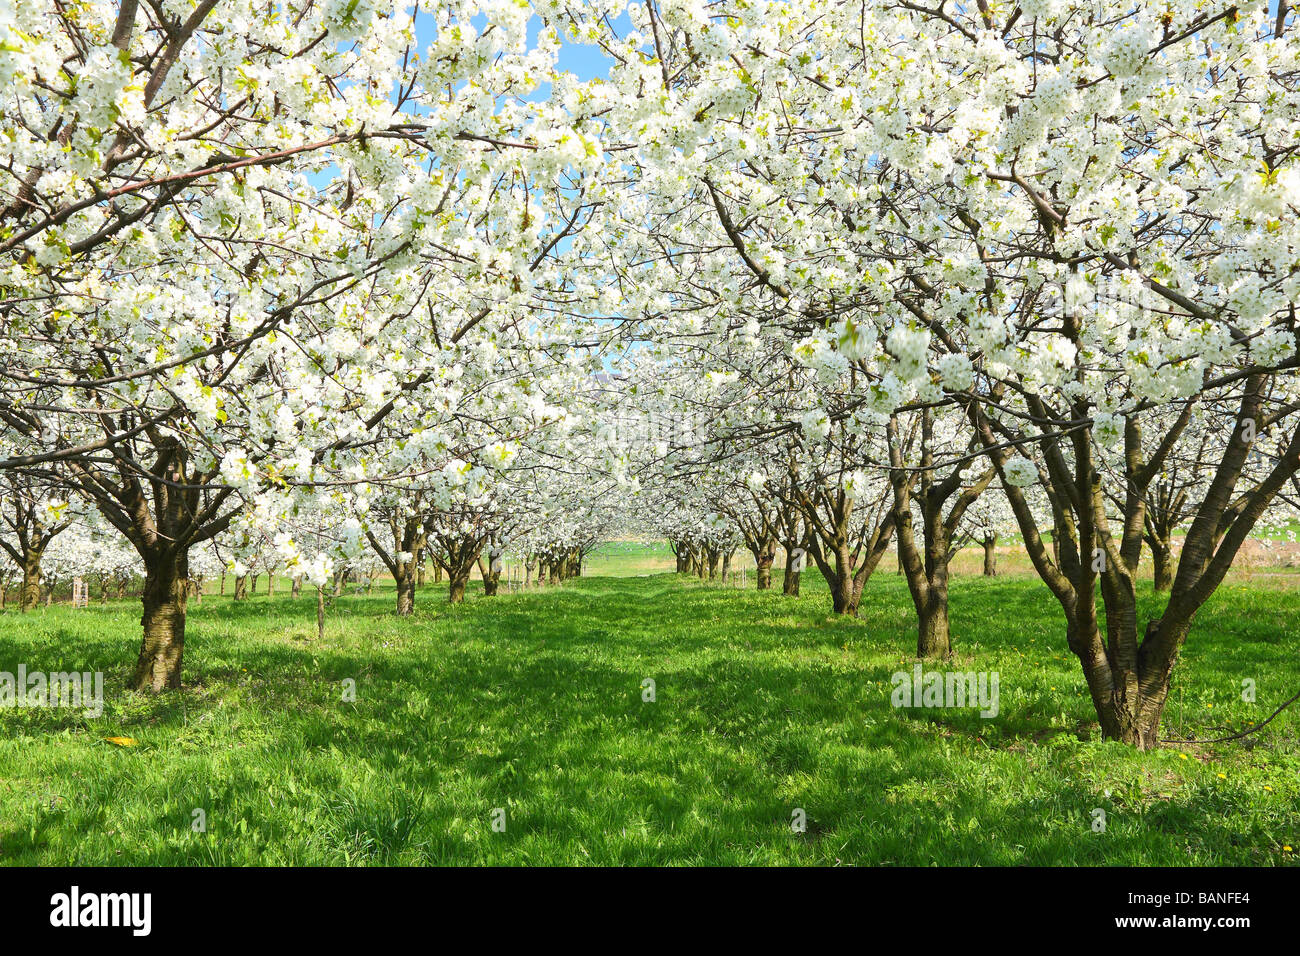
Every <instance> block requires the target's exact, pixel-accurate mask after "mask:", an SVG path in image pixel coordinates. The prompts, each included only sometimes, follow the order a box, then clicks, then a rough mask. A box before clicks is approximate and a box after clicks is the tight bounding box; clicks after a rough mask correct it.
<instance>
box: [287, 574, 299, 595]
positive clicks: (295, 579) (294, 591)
mask: <svg viewBox="0 0 1300 956" xmlns="http://www.w3.org/2000/svg"><path fill="white" fill-rule="evenodd" d="M301 594H302V575H301V574H295V575H294V576H293V584H292V585H291V586H290V588H289V596H290V597H291V598H293V599H294V600H295V601H296V600H297V599H298V597H299V596H300V595H301Z"/></svg>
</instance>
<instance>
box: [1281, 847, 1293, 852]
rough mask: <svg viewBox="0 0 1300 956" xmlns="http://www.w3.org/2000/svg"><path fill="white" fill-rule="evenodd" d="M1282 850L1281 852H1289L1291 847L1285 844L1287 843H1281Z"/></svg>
mask: <svg viewBox="0 0 1300 956" xmlns="http://www.w3.org/2000/svg"><path fill="white" fill-rule="evenodd" d="M1282 852H1283V853H1290V852H1291V847H1290V846H1287V845H1283V847H1282Z"/></svg>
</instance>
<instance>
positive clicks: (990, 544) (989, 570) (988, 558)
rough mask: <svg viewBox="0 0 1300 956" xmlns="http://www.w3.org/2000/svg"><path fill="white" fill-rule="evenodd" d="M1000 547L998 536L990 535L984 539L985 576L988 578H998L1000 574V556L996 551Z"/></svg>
mask: <svg viewBox="0 0 1300 956" xmlns="http://www.w3.org/2000/svg"><path fill="white" fill-rule="evenodd" d="M997 546H998V536H997V535H995V534H993V535H988V536H987V537H985V538H984V576H985V577H986V578H993V577H997V573H998V555H997V552H996V551H995V550H994V548H996V547H997Z"/></svg>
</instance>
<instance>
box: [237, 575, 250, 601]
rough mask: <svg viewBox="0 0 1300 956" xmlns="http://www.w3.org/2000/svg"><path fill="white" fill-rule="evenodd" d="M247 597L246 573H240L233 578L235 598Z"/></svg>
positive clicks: (242, 599) (243, 599)
mask: <svg viewBox="0 0 1300 956" xmlns="http://www.w3.org/2000/svg"><path fill="white" fill-rule="evenodd" d="M247 599H248V575H246V574H241V575H239V576H238V577H236V578H235V600H236V601H245V600H247Z"/></svg>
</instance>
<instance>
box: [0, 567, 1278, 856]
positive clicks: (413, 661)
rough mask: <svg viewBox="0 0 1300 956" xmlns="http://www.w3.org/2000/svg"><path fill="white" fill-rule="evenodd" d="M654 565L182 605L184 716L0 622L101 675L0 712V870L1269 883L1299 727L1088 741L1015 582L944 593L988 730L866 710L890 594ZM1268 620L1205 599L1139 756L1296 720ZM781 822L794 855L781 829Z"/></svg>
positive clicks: (1239, 603) (960, 663) (886, 636)
mask: <svg viewBox="0 0 1300 956" xmlns="http://www.w3.org/2000/svg"><path fill="white" fill-rule="evenodd" d="M661 552H662V553H661ZM665 554H666V556H667V557H666V559H667V560H668V561H669V562H671V554H667V553H666V551H663V549H659V551H653V550H646V551H641V552H638V551H637V550H636V549H628V550H627V552H626V553H624V552H621V551H611V552H609V553H608V554H607V556H605V557H603V558H601V559H598V560H604V561H605V562H606V565H607V570H608V571H609V573H611V574H615V573H621V574H625V575H629V576H624V577H614V576H602V577H588V578H585V579H581V580H577V581H573V582H570V583H568V584H566V585H564V586H562V587H560V588H552V589H546V590H542V591H533V592H523V593H507V594H502V595H501V596H499V597H496V598H492V599H487V598H484V597H483V596H482V595H481V592H477V593H475V592H472V593H471V595H470V600H469V601H468V603H467V604H466V605H464V606H461V607H449V606H447V605H446V604H445V603H444V593H443V591H441V590H440V589H439V588H438V587H436V586H430V587H428V588H426V589H425V590H424V591H423V592H422V593H421V594H420V597H419V601H418V603H417V609H416V614H415V615H414V617H412V618H410V619H406V620H401V619H398V618H396V617H395V616H393V614H392V613H391V612H392V604H393V600H392V597H393V596H392V593H391V589H390V588H389V587H388V586H387V585H386V583H385V582H380V583H378V584H377V585H376V587H375V589H374V591H373V593H372V594H371V595H370V596H369V597H366V596H364V595H348V596H345V597H343V598H341V599H340V600H339V602H338V604H337V606H336V607H335V608H333V609H332V610H331V611H330V614H329V619H328V622H327V633H326V637H325V639H324V640H323V641H321V642H317V641H316V640H315V636H314V635H315V618H314V614H315V605H314V601H312V600H310V599H309V597H308V596H307V595H306V594H305V593H304V596H303V597H302V598H301V599H299V600H298V601H293V600H291V599H290V597H289V593H288V588H287V586H284V587H278V589H277V594H276V596H275V598H274V599H273V600H269V599H268V598H267V597H266V596H265V593H264V592H263V594H261V595H259V596H257V597H255V598H253V599H252V600H250V601H247V602H242V603H239V604H236V603H234V602H232V601H231V600H230V599H229V597H226V598H217V597H212V596H209V597H208V598H206V599H205V600H204V602H203V604H202V605H201V606H195V605H193V604H192V605H191V616H190V625H189V640H188V647H187V650H186V689H185V690H184V692H182V693H179V694H172V695H167V696H164V697H161V698H157V699H151V698H145V697H141V696H138V695H134V694H127V693H124V692H123V687H124V682H125V680H126V677H127V676H128V673H129V670H130V667H131V665H132V663H133V659H134V652H135V650H136V645H137V643H138V635H137V629H138V621H139V609H138V606H137V605H135V604H133V603H131V602H122V603H120V604H110V605H109V606H108V607H104V608H100V607H97V606H92V607H91V608H89V609H83V610H72V609H70V608H67V607H55V608H51V609H49V610H46V611H41V612H36V613H32V614H27V615H20V614H17V613H15V612H13V611H12V610H11V611H10V612H7V613H5V614H4V615H2V616H0V670H7V671H14V670H16V668H17V665H18V664H19V663H24V664H25V665H26V666H27V667H28V669H29V670H37V669H40V670H46V671H57V670H72V669H76V670H88V669H89V670H94V669H101V670H103V671H105V672H106V678H105V683H106V694H107V698H108V701H107V707H106V710H105V713H104V715H103V716H102V717H100V718H98V719H92V720H87V719H85V718H84V717H83V716H81V715H80V714H79V713H74V712H70V711H30V710H0V731H2V732H3V739H0V862H4V863H11V864H12V863H26V864H54V863H83V864H91V863H94V864H100V863H106V864H128V863H129V864H183V863H214V864H284V863H288V864H383V863H397V864H400V863H412V864H423V863H494V864H495V863H501V864H523V863H553V864H584V863H603V864H610V863H641V864H658V863H714V864H780V863H792V864H834V863H837V862H842V863H846V864H918V865H925V864H930V863H939V864H957V863H983V864H1019V863H1031V864H1045V863H1080V864H1096V863H1114V864H1173V865H1178V864H1193V863H1195V864H1229V863H1232V864H1264V865H1269V864H1279V863H1286V862H1290V861H1291V860H1292V859H1293V854H1292V853H1288V852H1286V851H1285V850H1284V849H1283V847H1284V846H1291V847H1294V846H1296V845H1297V844H1298V842H1300V745H1298V744H1300V742H1298V741H1297V730H1298V729H1300V720H1298V719H1297V718H1296V717H1295V716H1293V715H1291V714H1289V713H1288V714H1284V715H1283V716H1282V717H1280V718H1279V719H1278V720H1277V721H1275V722H1274V723H1273V724H1272V725H1270V727H1269V728H1267V730H1266V731H1265V732H1264V733H1263V734H1262V735H1260V737H1259V738H1258V739H1250V740H1248V741H1246V742H1238V743H1235V744H1230V745H1221V746H1216V747H1204V746H1187V747H1170V748H1166V749H1163V750H1160V751H1158V752H1154V753H1149V754H1138V753H1134V752H1132V751H1129V750H1127V749H1126V748H1124V747H1121V746H1119V745H1115V744H1107V743H1102V742H1101V741H1100V740H1099V739H1098V734H1097V731H1096V726H1095V719H1094V715H1093V713H1092V710H1091V707H1090V705H1089V702H1088V699H1087V694H1086V692H1085V690H1084V686H1083V679H1082V676H1081V674H1080V672H1079V669H1078V666H1077V664H1076V663H1075V662H1074V661H1073V659H1072V658H1071V657H1070V655H1069V653H1068V651H1067V650H1066V647H1065V641H1064V632H1063V626H1062V618H1061V616H1060V614H1059V613H1058V611H1057V608H1056V605H1055V603H1054V602H1053V601H1052V599H1051V597H1050V595H1049V594H1048V592H1047V591H1046V590H1045V589H1044V588H1043V587H1042V586H1041V585H1039V584H1038V583H1037V582H1036V581H1034V580H1033V579H1031V578H1028V577H1025V576H1022V575H1017V574H1011V575H1009V576H1007V577H1004V578H997V579H992V580H988V579H983V578H980V577H978V576H975V575H969V574H968V575H960V576H958V577H957V578H956V579H955V581H954V591H953V597H952V601H953V624H954V633H955V637H956V641H957V647H958V660H957V661H955V662H954V664H953V665H952V666H953V667H954V668H958V669H962V670H996V671H998V672H999V673H1000V676H1001V680H1000V689H1001V699H1000V713H999V715H998V717H997V718H996V719H992V720H982V719H980V718H979V717H978V716H977V715H976V714H974V713H973V712H971V711H963V712H955V711H943V710H931V711H923V712H911V713H908V712H902V711H898V710H895V709H893V708H892V707H891V706H890V699H889V697H890V689H891V687H890V675H891V674H892V673H893V672H894V671H896V670H902V669H910V668H911V666H912V664H913V660H912V658H911V648H912V646H913V642H914V635H913V631H912V627H913V624H912V609H911V605H910V602H909V600H908V597H907V592H906V588H905V587H904V586H903V583H902V580H901V579H900V578H898V577H897V576H896V575H895V574H893V573H891V571H890V570H888V569H882V571H880V572H879V573H878V574H877V575H876V577H875V578H873V580H872V581H871V583H870V585H869V586H868V591H867V593H866V596H865V598H864V602H863V609H862V616H861V618H860V619H859V620H857V621H836V620H830V619H829V618H828V616H827V615H828V611H829V600H828V597H827V594H826V591H825V588H824V586H823V585H821V582H820V580H818V576H817V575H816V574H810V575H806V576H805V581H804V595H803V597H801V598H799V599H798V600H791V599H787V598H784V597H783V596H782V595H781V594H780V593H779V587H778V590H777V591H775V592H765V593H757V592H754V591H739V590H736V589H732V588H727V587H723V586H721V585H719V584H716V583H704V582H699V581H697V580H693V579H688V578H684V577H678V576H676V575H674V574H671V573H670V574H657V575H655V576H651V577H637V575H640V574H647V573H649V572H647V571H644V570H639V568H641V567H643V566H645V565H647V564H650V563H652V562H657V561H660V560H663V559H664V557H665ZM670 566H671V564H670ZM588 570H589V573H590V572H596V573H599V571H600V568H599V567H597V566H596V565H595V563H594V562H589V564H588ZM1145 600H1148V601H1149V600H1151V598H1150V596H1149V595H1148V597H1147V598H1146V599H1145ZM1298 620H1300V596H1298V593H1297V591H1296V590H1295V589H1287V590H1279V589H1275V588H1269V589H1260V588H1248V587H1245V586H1243V585H1241V584H1240V583H1234V584H1231V585H1229V586H1226V587H1225V588H1224V589H1223V590H1222V592H1221V593H1220V595H1218V596H1217V597H1216V598H1215V599H1214V601H1213V602H1212V604H1211V606H1210V607H1209V608H1207V609H1206V611H1205V612H1204V613H1203V614H1202V615H1201V617H1200V619H1199V620H1198V621H1197V624H1196V627H1195V629H1194V631H1193V634H1192V637H1191V639H1190V641H1189V643H1188V645H1187V648H1186V649H1185V652H1184V655H1183V660H1182V662H1181V664H1180V667H1179V670H1178V672H1177V674H1176V677H1175V688H1174V692H1173V696H1172V700H1171V703H1170V706H1169V709H1168V711H1167V714H1166V721H1165V731H1166V735H1168V736H1173V735H1176V734H1190V735H1194V736H1198V737H1212V736H1218V735H1221V733H1222V732H1223V730H1222V729H1223V728H1232V729H1237V728H1240V727H1242V726H1244V725H1245V723H1246V722H1247V721H1251V720H1256V721H1257V720H1260V719H1262V718H1263V717H1264V716H1266V715H1267V714H1268V713H1269V712H1270V711H1271V710H1272V709H1273V707H1274V706H1276V704H1277V703H1278V702H1280V701H1281V700H1282V699H1284V698H1285V697H1287V696H1290V694H1291V693H1294V691H1295V689H1296V688H1297V687H1298V686H1300V661H1297V656H1296V654H1295V639H1294V631H1295V628H1296V624H1297V621H1298ZM646 678H651V679H653V680H654V681H655V689H656V700H655V701H654V702H653V703H647V702H644V701H643V699H642V694H643V681H644V680H645V679H646ZM1246 678H1250V679H1253V680H1254V681H1256V684H1257V700H1256V702H1255V703H1253V704H1250V703H1246V702H1244V701H1243V700H1242V699H1241V688H1242V681H1243V680H1244V679H1246ZM349 679H350V680H352V681H355V683H356V692H357V699H356V702H355V703H345V702H344V701H343V690H344V686H345V685H344V682H345V680H349ZM107 737H125V738H131V739H132V740H134V741H136V744H135V745H134V746H115V745H113V744H111V743H107V742H105V740H104V738H107ZM495 808H501V809H504V811H505V820H506V829H505V832H503V833H501V832H494V831H493V829H492V813H493V810H494V809H495ZM796 808H801V809H803V810H804V811H806V814H807V818H808V827H807V830H806V832H803V833H796V832H794V831H792V829H791V826H790V823H791V815H792V812H793V811H794V810H795V809H796ZM1096 808H1100V809H1103V810H1104V811H1105V813H1106V820H1107V826H1106V830H1105V832H1104V833H1096V832H1094V831H1093V829H1092V826H1091V824H1092V821H1093V814H1092V811H1093V810H1094V809H1096ZM196 809H201V810H203V811H204V813H205V815H206V823H207V832H206V833H197V832H194V830H193V829H192V823H193V821H194V814H193V811H195V810H196Z"/></svg>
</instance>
